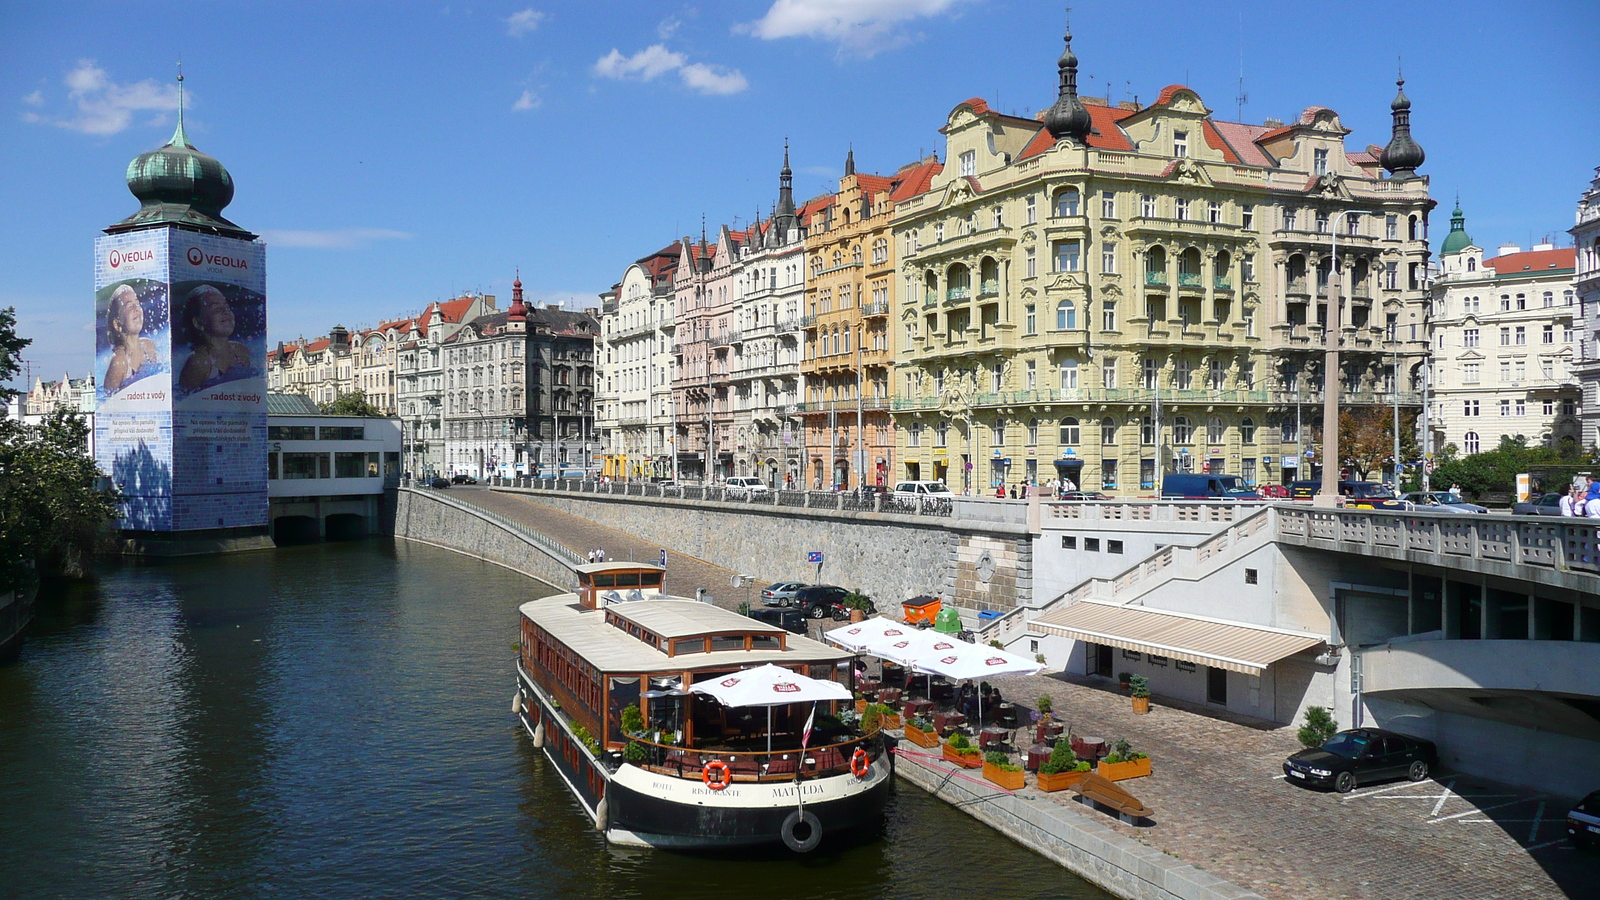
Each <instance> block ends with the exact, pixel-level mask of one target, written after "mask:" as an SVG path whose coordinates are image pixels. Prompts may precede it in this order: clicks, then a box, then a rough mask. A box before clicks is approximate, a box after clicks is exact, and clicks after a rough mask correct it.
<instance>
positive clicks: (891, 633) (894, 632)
mask: <svg viewBox="0 0 1600 900" xmlns="http://www.w3.org/2000/svg"><path fill="white" fill-rule="evenodd" d="M902 634H905V632H904V631H901V630H900V629H898V628H885V629H884V630H883V635H884V637H899V636H900V635H902Z"/></svg>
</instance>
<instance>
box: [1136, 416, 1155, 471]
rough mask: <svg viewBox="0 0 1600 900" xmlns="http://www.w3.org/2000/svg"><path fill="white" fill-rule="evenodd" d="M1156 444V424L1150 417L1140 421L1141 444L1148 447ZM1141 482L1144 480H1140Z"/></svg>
mask: <svg viewBox="0 0 1600 900" xmlns="http://www.w3.org/2000/svg"><path fill="white" fill-rule="evenodd" d="M1155 442H1156V423H1155V421H1154V420H1153V419H1151V418H1150V417H1149V416H1145V417H1144V418H1143V419H1140V420H1139V443H1141V444H1143V445H1144V446H1146V447H1148V446H1150V445H1151V444H1154V443H1155ZM1140 480H1141V481H1142V480H1143V479H1140Z"/></svg>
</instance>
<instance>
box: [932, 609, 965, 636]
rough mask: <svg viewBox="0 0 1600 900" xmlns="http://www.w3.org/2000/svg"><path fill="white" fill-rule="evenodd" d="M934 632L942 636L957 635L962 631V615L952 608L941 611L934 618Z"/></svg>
mask: <svg viewBox="0 0 1600 900" xmlns="http://www.w3.org/2000/svg"><path fill="white" fill-rule="evenodd" d="M933 630H934V631H937V632H939V633H940V634H955V633H957V632H959V631H960V630H961V614H960V613H958V612H956V611H955V610H954V609H952V608H950V607H945V608H944V609H941V610H939V614H938V615H936V616H934V618H933Z"/></svg>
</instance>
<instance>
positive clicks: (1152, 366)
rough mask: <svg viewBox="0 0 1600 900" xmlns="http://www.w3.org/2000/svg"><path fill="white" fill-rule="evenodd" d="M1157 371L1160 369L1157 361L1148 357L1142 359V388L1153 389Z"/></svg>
mask: <svg viewBox="0 0 1600 900" xmlns="http://www.w3.org/2000/svg"><path fill="white" fill-rule="evenodd" d="M1158 371H1160V364H1159V363H1157V362H1156V361H1155V360H1153V359H1149V358H1146V359H1145V360H1143V373H1142V374H1143V380H1144V389H1145V390H1147V391H1153V390H1155V389H1156V373H1157V372H1158Z"/></svg>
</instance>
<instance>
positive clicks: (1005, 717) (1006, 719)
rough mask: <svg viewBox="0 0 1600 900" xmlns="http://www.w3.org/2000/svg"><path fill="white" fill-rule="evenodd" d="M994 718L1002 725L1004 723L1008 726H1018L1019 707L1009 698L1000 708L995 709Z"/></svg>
mask: <svg viewBox="0 0 1600 900" xmlns="http://www.w3.org/2000/svg"><path fill="white" fill-rule="evenodd" d="M994 718H995V721H996V722H999V723H1000V724H1001V725H1004V726H1005V727H1007V728H1016V727H1017V708H1016V707H1015V706H1014V705H1012V703H1011V701H1009V700H1007V701H1005V702H1003V703H1001V704H1000V706H999V708H998V709H996V710H995V714H994Z"/></svg>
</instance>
